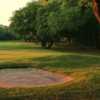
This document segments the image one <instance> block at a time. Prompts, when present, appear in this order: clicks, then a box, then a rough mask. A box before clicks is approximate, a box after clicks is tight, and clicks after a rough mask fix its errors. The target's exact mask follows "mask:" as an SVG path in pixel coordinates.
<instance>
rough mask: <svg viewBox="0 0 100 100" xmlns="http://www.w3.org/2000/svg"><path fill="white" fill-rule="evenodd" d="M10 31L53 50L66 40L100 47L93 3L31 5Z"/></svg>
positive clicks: (54, 0) (65, 0)
mask: <svg viewBox="0 0 100 100" xmlns="http://www.w3.org/2000/svg"><path fill="white" fill-rule="evenodd" d="M11 21H12V23H11V28H12V29H13V30H14V31H15V32H17V33H19V34H23V37H24V38H27V39H29V40H32V39H33V40H34V39H36V40H38V41H39V42H41V44H42V46H44V47H47V48H50V47H51V46H52V45H53V43H55V42H58V41H60V40H63V39H64V38H67V39H68V40H72V41H73V43H74V42H75V43H76V42H77V43H79V44H81V45H84V46H91V47H100V39H99V38H98V37H100V35H99V31H100V27H99V25H98V23H97V22H96V19H95V17H94V15H93V13H92V3H91V1H90V0H74V1H73V0H49V1H48V4H46V5H42V4H40V3H38V2H32V3H29V4H28V5H27V6H26V7H24V8H22V9H20V10H18V11H16V12H15V14H14V16H13V17H12V18H11Z"/></svg>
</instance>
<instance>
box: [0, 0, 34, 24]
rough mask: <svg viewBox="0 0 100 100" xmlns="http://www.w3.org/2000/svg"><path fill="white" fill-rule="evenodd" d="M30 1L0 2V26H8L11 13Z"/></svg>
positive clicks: (7, 0)
mask: <svg viewBox="0 0 100 100" xmlns="http://www.w3.org/2000/svg"><path fill="white" fill-rule="evenodd" d="M30 1H32V0H0V24H3V25H9V23H10V20H9V19H10V17H11V16H12V15H13V12H14V11H15V10H18V9H19V8H21V7H24V6H25V5H26V4H27V3H28V2H30Z"/></svg>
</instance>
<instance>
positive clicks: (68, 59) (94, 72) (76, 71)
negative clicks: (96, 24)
mask: <svg viewBox="0 0 100 100" xmlns="http://www.w3.org/2000/svg"><path fill="white" fill-rule="evenodd" d="M26 67H35V68H41V69H45V70H50V71H54V72H59V73H65V74H66V75H70V76H72V77H73V78H74V80H73V81H71V82H70V83H66V84H62V85H57V86H51V87H44V88H43V87H38V88H27V89H25V88H24V89H22V88H14V89H3V88H2V89H0V100H100V54H99V53H95V52H91V53H90V52H88V53H87V52H77V51H76V52H75V51H71V52H70V51H67V50H66V52H62V51H59V50H57V51H56V50H46V49H41V48H40V47H39V45H36V44H32V43H19V42H1V43H0V68H1V69H4V68H26Z"/></svg>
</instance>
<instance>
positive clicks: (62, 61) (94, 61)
mask: <svg viewBox="0 0 100 100" xmlns="http://www.w3.org/2000/svg"><path fill="white" fill-rule="evenodd" d="M32 61H33V62H34V64H38V65H39V66H42V67H52V68H53V67H56V68H64V69H65V68H86V67H89V66H92V67H93V65H98V66H99V65H100V57H99V56H86V55H85V56H84V55H73V54H72V55H71V54H70V55H61V56H48V57H40V58H35V59H32Z"/></svg>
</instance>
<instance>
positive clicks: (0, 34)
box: [0, 25, 17, 41]
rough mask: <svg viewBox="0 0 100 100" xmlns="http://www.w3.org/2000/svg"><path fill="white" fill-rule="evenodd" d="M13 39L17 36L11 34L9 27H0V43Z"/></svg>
mask: <svg viewBox="0 0 100 100" xmlns="http://www.w3.org/2000/svg"><path fill="white" fill-rule="evenodd" d="M15 39H17V35H16V34H14V33H12V32H11V31H10V29H9V27H7V26H4V25H0V41H4V40H15Z"/></svg>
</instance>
